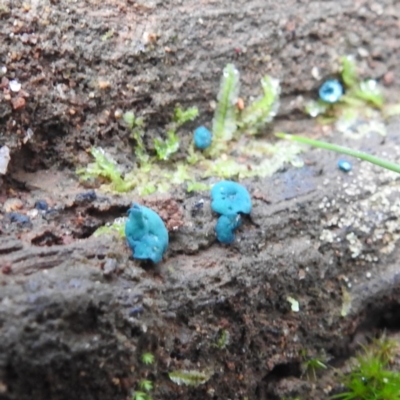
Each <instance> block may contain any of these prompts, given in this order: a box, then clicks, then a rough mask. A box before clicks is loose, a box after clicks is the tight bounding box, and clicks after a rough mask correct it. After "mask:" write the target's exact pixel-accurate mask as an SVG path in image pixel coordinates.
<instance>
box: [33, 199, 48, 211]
mask: <svg viewBox="0 0 400 400" xmlns="http://www.w3.org/2000/svg"><path fill="white" fill-rule="evenodd" d="M35 208H36V209H37V210H41V211H47V210H48V209H49V205H48V204H47V201H46V200H37V201H36V203H35Z"/></svg>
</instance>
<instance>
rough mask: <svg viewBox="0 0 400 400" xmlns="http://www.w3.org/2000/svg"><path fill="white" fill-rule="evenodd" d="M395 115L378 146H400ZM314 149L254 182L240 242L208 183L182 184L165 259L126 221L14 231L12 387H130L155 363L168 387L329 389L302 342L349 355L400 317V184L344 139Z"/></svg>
mask: <svg viewBox="0 0 400 400" xmlns="http://www.w3.org/2000/svg"><path fill="white" fill-rule="evenodd" d="M397 127H398V125H397V124H394V125H393V126H391V127H389V136H388V138H387V140H386V144H385V143H380V142H379V141H378V140H376V142H373V141H371V140H369V142H368V144H366V146H373V147H375V148H379V150H380V151H382V152H385V151H386V152H387V154H388V157H392V156H394V155H396V154H398V152H399V150H400V147H399V146H398V145H393V143H394V142H395V141H396V140H398V134H397V133H396V131H397ZM389 143H390V144H389ZM322 155H323V156H322ZM306 159H307V164H308V165H307V166H305V167H303V168H301V169H288V170H286V171H282V172H280V173H278V174H276V175H275V176H274V177H272V178H269V179H260V180H259V181H252V182H247V183H246V186H247V187H248V188H249V190H250V192H251V194H252V198H253V202H254V208H253V211H252V213H251V218H250V219H248V220H246V221H245V223H244V225H243V227H242V228H241V229H240V230H239V231H238V235H237V238H236V241H235V243H234V244H233V245H232V246H221V245H219V244H218V243H216V241H215V236H214V233H213V229H214V226H215V223H216V216H215V215H213V214H212V212H211V209H210V199H209V197H208V196H204V197H203V199H204V206H203V208H202V209H200V210H198V209H197V208H194V205H195V204H196V203H197V202H198V201H199V200H200V195H195V196H192V197H186V198H182V199H181V201H180V206H181V210H182V214H181V217H182V221H183V225H182V226H181V227H180V228H179V229H178V230H177V231H175V232H171V246H170V250H169V251H168V253H167V256H166V258H165V260H164V261H163V262H162V263H161V264H160V265H158V266H156V267H151V268H148V267H146V268H143V266H140V265H139V264H137V263H135V262H134V261H133V260H132V259H130V257H129V256H130V251H129V249H128V248H127V246H126V245H125V243H124V241H123V240H121V239H120V238H117V237H113V236H103V237H98V238H94V237H90V238H88V239H79V240H76V241H75V242H74V243H70V244H66V245H57V244H54V245H52V246H47V247H46V246H45V247H43V246H33V245H31V244H29V243H27V242H26V241H24V240H23V239H17V238H15V237H14V238H12V237H11V235H10V237H9V239H7V240H3V241H2V244H1V247H0V252H1V260H2V274H1V275H0V284H1V291H0V321H1V324H0V339H1V340H0V354H1V356H0V381H1V388H2V393H1V396H0V398H1V399H7V400H12V399H15V400H16V399H18V400H21V399H22V400H23V399H43V398H46V399H67V398H68V399H70V398H74V399H75V398H76V399H110V398H113V399H124V398H127V396H129V394H130V393H131V392H132V390H133V389H134V388H137V387H138V382H139V380H140V379H143V378H145V377H146V378H147V379H150V380H152V381H153V382H154V384H155V388H156V389H155V391H154V398H168V399H200V398H204V397H205V396H208V394H209V393H213V395H214V396H215V398H243V397H248V398H250V399H264V398H265V399H267V398H279V396H280V395H282V393H281V392H280V390H282V386H285V385H282V382H285V380H286V381H287V382H291V385H290V388H289V389H288V388H287V385H286V386H285V387H286V392H284V393H283V394H284V395H290V394H294V393H300V394H303V395H306V396H308V397H307V398H310V399H321V398H325V397H324V396H326V393H324V392H323V389H324V387H323V382H324V381H323V380H321V382H322V383H319V385H317V389H315V388H314V389H312V387H313V386H314V383H312V382H307V381H302V380H301V379H300V376H301V356H300V354H302V352H304V351H306V352H307V354H319V353H320V352H324V353H325V354H327V356H329V358H330V359H331V362H332V363H335V362H340V360H343V359H346V358H347V357H349V356H350V355H351V354H353V352H354V349H355V343H354V340H355V338H357V340H362V338H363V337H365V336H368V335H371V334H372V335H373V334H374V333H375V332H376V331H377V330H381V329H385V328H387V329H388V330H390V329H398V327H399V318H398V315H399V310H400V304H399V290H400V281H399V273H398V271H399V265H398V259H399V251H398V249H397V239H398V228H396V224H398V219H399V213H400V207H399V200H398V199H399V191H400V186H399V180H398V179H397V176H396V174H394V173H392V172H390V171H388V172H382V171H381V170H380V169H379V168H378V167H375V166H372V165H370V164H367V163H365V162H354V173H352V174H345V173H343V172H340V171H339V170H338V169H337V167H336V160H337V156H336V155H335V154H330V153H326V154H325V153H322V150H315V151H313V152H310V153H308V154H307V156H306ZM100 200H101V201H100ZM100 200H97V201H95V202H94V203H91V204H90V205H86V207H88V208H89V207H90V208H91V210H92V214H93V215H96V218H98V219H101V218H106V214H107V212H109V210H110V209H112V208H110V207H109V208H107V207H104V199H100ZM160 201H161V202H162V201H164V200H160ZM109 202H110V204H113V202H114V207H124V204H126V200H125V199H124V198H121V197H118V198H112V197H111V198H109ZM154 204H155V203H154ZM127 206H128V205H126V207H127ZM95 209H97V210H98V212H97V213H94V212H93V210H95ZM99 210H102V211H99ZM60 213H61V215H62V211H60ZM102 213H103V214H102ZM67 216H69V214H68V213H67ZM54 229H55V230H57V229H56V228H54ZM58 230H59V231H62V228H60V227H59V228H58ZM20 236H21V235H20ZM23 237H24V236H23V235H22V238H23ZM288 298H292V299H294V300H296V301H297V302H298V303H299V311H298V312H295V311H292V310H291V303H290V301H289V300H288ZM221 335H225V339H224V341H223V343H221V340H220V339H221ZM360 338H361V339H360ZM144 352H151V353H152V354H153V355H154V356H155V362H154V364H153V365H151V366H147V367H146V366H145V365H143V363H142V362H141V355H142V354H143V353H144ZM182 369H183V370H192V371H208V372H209V373H210V374H211V376H210V379H209V380H208V382H206V383H205V384H203V385H201V386H199V387H197V388H190V387H185V386H177V385H175V384H174V383H172V382H171V381H170V380H169V378H168V373H169V372H172V371H175V370H182ZM330 384H331V383H330ZM279 388H280V389H279ZM237 396H239V397H237ZM240 396H241V397H240Z"/></svg>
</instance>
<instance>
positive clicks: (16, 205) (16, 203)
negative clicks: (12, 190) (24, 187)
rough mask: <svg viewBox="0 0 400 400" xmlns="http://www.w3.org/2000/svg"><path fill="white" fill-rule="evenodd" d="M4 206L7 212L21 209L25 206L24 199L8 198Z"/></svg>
mask: <svg viewBox="0 0 400 400" xmlns="http://www.w3.org/2000/svg"><path fill="white" fill-rule="evenodd" d="M3 208H4V211H5V212H7V213H9V212H12V211H17V210H21V209H22V208H24V203H23V202H22V200H20V199H17V198H12V199H7V200H6V201H5V202H4V205H3Z"/></svg>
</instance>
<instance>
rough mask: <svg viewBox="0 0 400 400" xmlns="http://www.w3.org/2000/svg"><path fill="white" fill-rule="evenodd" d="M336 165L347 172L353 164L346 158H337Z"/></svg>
mask: <svg viewBox="0 0 400 400" xmlns="http://www.w3.org/2000/svg"><path fill="white" fill-rule="evenodd" d="M338 167H339V169H340V170H342V171H344V172H349V171H351V169H352V167H353V166H352V165H351V164H350V163H349V162H348V161H346V160H339V161H338Z"/></svg>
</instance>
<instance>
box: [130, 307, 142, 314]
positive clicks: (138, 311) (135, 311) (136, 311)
mask: <svg viewBox="0 0 400 400" xmlns="http://www.w3.org/2000/svg"><path fill="white" fill-rule="evenodd" d="M143 311H144V308H143V306H136V307H132V308H130V309H129V316H130V317H135V316H137V315H140V314H142V313H143Z"/></svg>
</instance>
